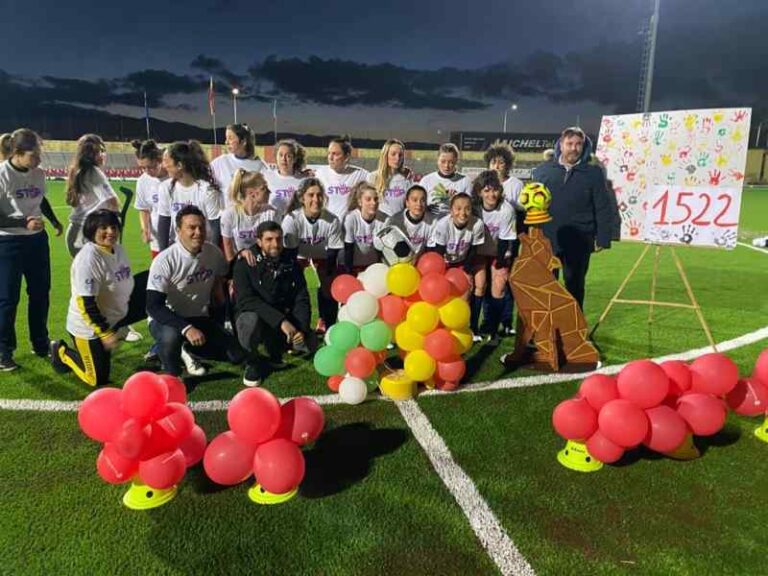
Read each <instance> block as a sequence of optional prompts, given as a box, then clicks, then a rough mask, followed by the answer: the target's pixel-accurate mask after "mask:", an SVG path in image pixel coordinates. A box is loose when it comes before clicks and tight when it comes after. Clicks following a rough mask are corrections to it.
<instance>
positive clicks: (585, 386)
mask: <svg viewBox="0 0 768 576" xmlns="http://www.w3.org/2000/svg"><path fill="white" fill-rule="evenodd" d="M579 394H580V395H581V397H582V398H584V399H586V401H587V402H589V405H590V406H592V408H594V409H595V410H597V411H598V412H599V411H600V408H602V407H603V406H605V405H606V404H607V403H608V402H610V401H611V400H616V399H617V398H618V397H619V390H618V388H617V387H616V378H614V377H613V376H606V375H605V374H593V375H592V376H588V377H586V378H585V379H584V381H583V382H582V383H581V386H579Z"/></svg>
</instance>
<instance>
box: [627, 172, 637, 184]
mask: <svg viewBox="0 0 768 576" xmlns="http://www.w3.org/2000/svg"><path fill="white" fill-rule="evenodd" d="M635 176H637V172H634V171H630V172H627V182H634V180H635Z"/></svg>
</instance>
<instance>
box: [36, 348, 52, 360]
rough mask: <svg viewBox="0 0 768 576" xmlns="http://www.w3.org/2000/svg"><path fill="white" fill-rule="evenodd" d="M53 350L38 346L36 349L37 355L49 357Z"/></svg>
mask: <svg viewBox="0 0 768 576" xmlns="http://www.w3.org/2000/svg"><path fill="white" fill-rule="evenodd" d="M50 353H51V351H50V348H36V349H35V356H39V357H40V358H48V356H49V355H50Z"/></svg>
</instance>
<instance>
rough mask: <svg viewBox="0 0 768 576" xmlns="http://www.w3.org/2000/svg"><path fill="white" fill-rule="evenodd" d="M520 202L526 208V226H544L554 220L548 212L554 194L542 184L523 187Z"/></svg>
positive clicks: (529, 184)
mask: <svg viewBox="0 0 768 576" xmlns="http://www.w3.org/2000/svg"><path fill="white" fill-rule="evenodd" d="M518 201H519V202H520V204H521V205H522V207H523V208H525V211H526V215H525V223H526V224H544V223H545V222H549V221H550V220H552V217H551V216H550V215H549V211H548V210H549V205H550V204H551V203H552V193H551V192H550V191H549V188H547V187H546V186H544V184H542V183H541V182H528V184H526V185H525V186H523V189H522V191H521V192H520V198H519V200H518Z"/></svg>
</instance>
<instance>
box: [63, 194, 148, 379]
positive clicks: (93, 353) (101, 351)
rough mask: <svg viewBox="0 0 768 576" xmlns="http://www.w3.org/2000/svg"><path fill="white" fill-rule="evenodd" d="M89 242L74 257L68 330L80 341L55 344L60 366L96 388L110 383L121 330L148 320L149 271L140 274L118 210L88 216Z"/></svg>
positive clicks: (87, 234) (86, 238)
mask: <svg viewBox="0 0 768 576" xmlns="http://www.w3.org/2000/svg"><path fill="white" fill-rule="evenodd" d="M82 234H83V237H84V238H85V240H86V242H85V244H84V245H83V247H82V248H81V249H80V251H79V252H78V253H77V255H76V256H75V259H74V260H73V261H72V269H71V272H70V284H71V286H72V297H71V298H70V300H69V310H68V312H67V332H69V334H70V336H71V337H72V341H73V342H74V348H70V347H68V346H67V344H66V343H65V342H64V341H63V340H58V341H55V340H54V341H52V342H51V347H50V351H51V363H52V364H53V368H54V370H56V371H57V372H61V373H65V372H68V371H70V370H72V372H74V373H75V374H76V375H77V377H78V378H80V380H82V381H83V382H85V383H86V384H89V385H90V386H103V385H105V384H107V382H108V381H109V370H110V364H111V357H112V350H114V349H115V348H116V347H117V345H118V344H119V343H120V340H119V337H118V331H119V330H120V328H122V327H125V326H130V325H131V324H133V323H134V322H138V321H139V320H143V319H144V318H146V313H145V308H146V304H145V297H146V286H147V272H142V273H141V274H138V275H136V277H135V278H134V277H133V276H132V275H131V265H130V263H129V262H128V257H127V256H126V254H125V250H123V247H122V246H120V244H118V239H119V238H120V220H119V218H118V215H117V213H116V212H112V211H111V210H104V209H102V210H96V211H95V212H91V213H90V214H89V215H88V216H87V217H86V219H85V222H84V224H83V229H82Z"/></svg>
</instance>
